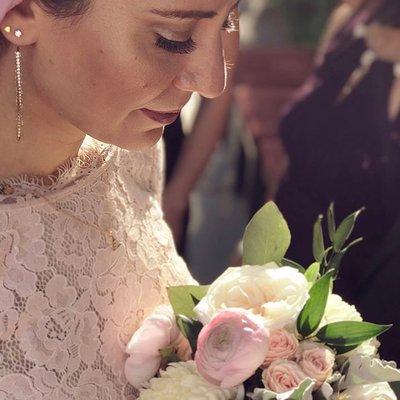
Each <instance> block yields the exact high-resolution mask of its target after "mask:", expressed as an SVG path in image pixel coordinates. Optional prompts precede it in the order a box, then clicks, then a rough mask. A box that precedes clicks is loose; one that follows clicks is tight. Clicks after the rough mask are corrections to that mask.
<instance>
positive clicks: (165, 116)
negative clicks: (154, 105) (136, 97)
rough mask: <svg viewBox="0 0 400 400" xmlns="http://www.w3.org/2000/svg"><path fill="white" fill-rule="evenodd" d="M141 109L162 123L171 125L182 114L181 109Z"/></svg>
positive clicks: (152, 118) (149, 116)
mask: <svg viewBox="0 0 400 400" xmlns="http://www.w3.org/2000/svg"><path fill="white" fill-rule="evenodd" d="M141 111H142V112H143V114H145V115H146V116H147V117H148V118H150V119H151V120H153V121H155V122H158V123H160V124H161V125H169V124H172V123H173V122H175V121H176V120H177V119H178V117H179V114H180V111H175V112H159V111H153V110H148V109H147V108H142V109H141Z"/></svg>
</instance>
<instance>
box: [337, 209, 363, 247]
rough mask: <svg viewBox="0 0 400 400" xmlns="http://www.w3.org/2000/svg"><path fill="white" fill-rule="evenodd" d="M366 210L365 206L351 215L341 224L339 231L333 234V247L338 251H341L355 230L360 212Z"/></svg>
mask: <svg viewBox="0 0 400 400" xmlns="http://www.w3.org/2000/svg"><path fill="white" fill-rule="evenodd" d="M363 211H364V208H362V209H361V210H358V211H356V212H355V213H353V214H351V215H349V216H348V217H347V218H345V219H344V221H343V222H342V223H341V224H340V225H339V227H338V229H337V231H336V232H335V234H334V236H333V248H334V249H335V251H336V252H337V253H339V252H340V251H341V250H342V248H343V246H344V244H345V243H346V241H347V240H348V239H349V237H350V235H351V234H352V232H353V230H354V226H355V223H356V221H357V218H358V217H359V216H360V214H361V213H362V212H363Z"/></svg>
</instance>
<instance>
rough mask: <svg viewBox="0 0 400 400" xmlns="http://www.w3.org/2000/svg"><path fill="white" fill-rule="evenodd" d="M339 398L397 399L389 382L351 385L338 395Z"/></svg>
mask: <svg viewBox="0 0 400 400" xmlns="http://www.w3.org/2000/svg"><path fill="white" fill-rule="evenodd" d="M337 399H338V400H397V397H396V395H395V394H394V392H393V390H392V389H391V387H390V386H389V384H388V383H375V384H373V385H358V386H351V387H349V388H348V389H346V390H345V391H344V392H342V393H340V394H339V396H338V397H337Z"/></svg>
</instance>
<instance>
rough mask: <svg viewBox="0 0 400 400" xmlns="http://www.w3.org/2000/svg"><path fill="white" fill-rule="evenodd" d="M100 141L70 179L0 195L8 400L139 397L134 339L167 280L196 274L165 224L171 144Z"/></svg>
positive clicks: (0, 291)
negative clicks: (127, 369) (165, 161)
mask: <svg viewBox="0 0 400 400" xmlns="http://www.w3.org/2000/svg"><path fill="white" fill-rule="evenodd" d="M91 148H92V149H94V148H95V149H96V151H94V152H92V156H91V157H88V156H85V157H86V158H85V162H84V163H82V162H77V160H71V161H69V162H68V167H69V169H68V168H63V170H62V173H61V174H60V181H56V180H54V181H53V182H52V183H51V185H50V186H46V187H44V186H43V182H39V181H32V180H28V179H26V178H21V179H22V180H21V179H20V180H12V182H10V181H9V182H8V184H10V183H13V184H15V183H19V184H20V185H19V187H23V188H24V190H25V192H24V195H22V189H20V192H19V191H17V192H16V193H14V195H12V196H0V400H3V399H16V400H22V399H23V400H27V399H29V400H36V399H41V400H43V399H49V400H50V399H51V400H61V399H62V400H64V399H78V400H80V399H85V400H86V399H88V400H90V399H93V400H94V399H96V400H97V399H99V400H103V399H104V400H106V399H107V400H119V399H129V400H133V399H136V398H137V393H136V392H135V390H134V389H133V388H132V387H131V386H129V384H128V383H127V381H126V379H125V377H124V374H123V367H124V363H125V360H126V355H125V351H124V349H125V346H126V344H127V342H128V341H129V339H130V337H131V335H132V333H133V332H134V331H135V330H136V329H137V328H138V326H139V324H140V322H141V321H142V320H143V318H145V316H147V315H148V314H149V313H150V312H151V311H152V310H153V309H154V307H155V306H157V305H159V304H161V303H163V302H166V301H167V295H166V287H167V286H169V285H173V284H185V283H188V282H191V281H192V278H191V277H190V274H189V272H188V271H187V269H186V266H185V264H184V262H183V261H182V260H181V259H180V258H179V257H178V256H177V254H176V251H175V248H174V245H173V240H172V235H171V233H170V231H169V229H168V227H167V226H166V224H165V222H164V221H163V215H162V211H161V207H160V193H161V187H162V164H161V159H162V157H161V147H160V146H157V147H156V148H153V149H150V150H147V151H141V152H132V153H130V152H127V151H124V150H120V149H117V148H113V147H110V148H109V149H107V150H106V151H104V148H103V149H101V154H100V152H99V149H100V147H91ZM90 160H91V161H90ZM38 190H40V191H42V194H46V197H47V198H48V199H49V200H50V201H51V202H52V203H56V204H57V206H58V207H60V208H62V209H63V210H66V211H68V212H69V213H72V214H74V215H75V216H77V217H78V218H79V219H81V220H84V221H86V222H87V223H88V224H89V225H90V224H96V225H98V226H100V227H101V228H102V229H105V230H106V229H107V230H109V229H112V230H113V232H115V235H116V237H117V238H118V240H119V241H120V242H121V243H122V246H121V247H120V248H119V249H118V250H117V251H113V250H112V249H111V248H110V247H109V245H108V242H107V240H106V237H104V235H103V234H102V233H101V232H100V231H98V230H96V229H93V228H91V227H90V226H89V225H87V224H82V223H79V222H78V221H76V220H74V219H72V218H70V217H69V216H68V215H66V214H65V213H61V212H58V211H56V210H55V208H54V207H51V205H50V204H48V202H46V201H45V200H43V199H41V198H35V197H34V196H32V195H29V193H32V191H35V192H37V191H38ZM27 193H28V194H27Z"/></svg>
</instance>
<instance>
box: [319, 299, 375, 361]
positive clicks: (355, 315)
mask: <svg viewBox="0 0 400 400" xmlns="http://www.w3.org/2000/svg"><path fill="white" fill-rule="evenodd" d="M362 320H363V319H362V317H361V314H360V313H359V312H358V311H357V309H356V308H355V307H354V306H353V305H351V304H349V303H346V302H345V301H344V300H343V299H342V298H341V297H340V296H339V295H337V294H331V295H330V296H329V297H328V302H327V305H326V310H325V314H324V317H323V318H322V321H321V324H320V327H322V326H325V325H328V324H332V323H334V322H341V321H362ZM379 346H380V343H379V341H378V340H377V339H376V338H373V339H371V340H367V341H366V342H364V343H362V344H361V345H360V346H358V347H357V348H356V349H355V350H353V351H350V352H348V353H345V354H342V355H340V356H339V357H338V362H339V363H343V362H344V361H345V360H346V359H347V358H349V357H351V356H352V355H354V354H362V355H366V356H370V357H375V356H376V355H377V352H378V347H379Z"/></svg>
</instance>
